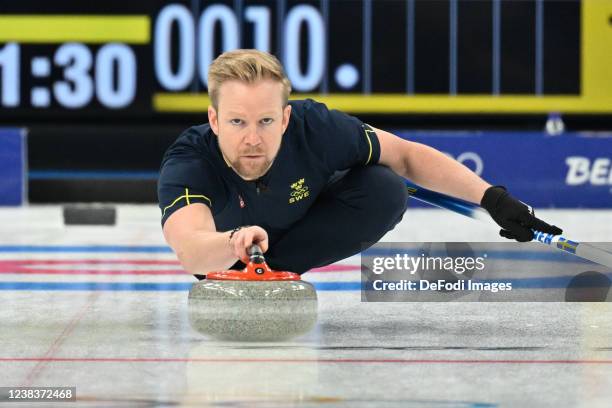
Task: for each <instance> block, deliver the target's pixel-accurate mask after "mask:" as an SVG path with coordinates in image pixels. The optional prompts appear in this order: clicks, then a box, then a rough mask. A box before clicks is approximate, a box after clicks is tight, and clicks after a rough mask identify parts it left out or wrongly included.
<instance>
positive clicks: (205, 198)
mask: <svg viewBox="0 0 612 408" xmlns="http://www.w3.org/2000/svg"><path fill="white" fill-rule="evenodd" d="M183 198H184V199H185V201H186V202H187V205H189V204H191V201H189V199H190V198H202V199H204V200H206V201H208V205H209V206H210V207H212V201H211V200H210V198H208V197H206V196H205V195H202V194H189V189H187V188H185V194H184V195H182V196H180V197H177V198H176V199H175V200H174V201H173V202H172V204H170V205H168V206H166V207H164V210H163V211H162V217H163V216H164V215H166V211H167V210H168V209H169V208H172V207H173V206H174V205H175V204H176V203H178V202H179V201H181V200H182V199H183Z"/></svg>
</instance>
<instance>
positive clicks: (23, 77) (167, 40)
mask: <svg viewBox="0 0 612 408" xmlns="http://www.w3.org/2000/svg"><path fill="white" fill-rule="evenodd" d="M611 16H612V0H583V1H579V0H559V1H556V0H547V1H544V0H526V1H513V0H434V1H428V0H376V1H372V0H306V1H298V0H278V1H271V0H230V1H222V0H219V1H216V0H215V1H201V0H187V1H158V0H149V1H146V2H127V1H118V0H106V1H104V2H82V1H67V0H54V1H53V2H48V1H38V0H21V1H19V2H2V3H0V119H2V118H27V119H28V120H36V119H37V118H58V119H62V118H64V119H67V120H70V119H71V118H101V119H105V118H136V119H138V118H143V119H144V118H148V117H152V116H162V117H163V116H170V115H173V114H185V113H194V114H198V113H202V114H204V113H205V112H206V109H207V105H208V97H207V94H206V80H207V78H206V77H207V71H208V66H209V65H210V63H211V61H212V60H213V59H214V58H215V57H216V56H217V55H219V54H220V53H221V52H223V51H226V50H231V49H235V48H257V49H260V50H264V51H269V52H272V53H274V54H275V55H276V56H278V57H279V59H280V60H281V62H282V63H283V65H284V67H285V70H286V72H287V75H288V77H289V79H290V81H291V84H292V87H293V92H294V93H293V98H301V97H313V98H316V99H318V100H320V101H322V102H326V103H327V104H328V105H330V106H331V107H335V108H339V109H343V110H346V111H349V112H353V113H424V112H427V113H468V114H473V113H480V112H487V113H544V112H550V111H560V112H566V113H604V114H610V113H612V69H611V67H612V64H611V63H612V51H611V50H612V25H611V21H612V20H611V19H612V17H611Z"/></svg>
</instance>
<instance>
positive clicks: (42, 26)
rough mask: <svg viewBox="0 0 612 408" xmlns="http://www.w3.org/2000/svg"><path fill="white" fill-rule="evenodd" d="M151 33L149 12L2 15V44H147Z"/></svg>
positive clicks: (0, 39)
mask: <svg viewBox="0 0 612 408" xmlns="http://www.w3.org/2000/svg"><path fill="white" fill-rule="evenodd" d="M150 33H151V22H150V18H149V16H146V15H129V16H128V15H122V16H111V15H51V16H49V15H0V43H3V42H13V41H14V42H20V43H30V44H32V43H37V44H56V43H62V42H67V41H71V42H83V43H90V44H100V43H106V42H122V43H128V44H148V43H149V42H150V41H151V34H150Z"/></svg>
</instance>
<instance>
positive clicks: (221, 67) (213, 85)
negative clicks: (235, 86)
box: [208, 50, 291, 110]
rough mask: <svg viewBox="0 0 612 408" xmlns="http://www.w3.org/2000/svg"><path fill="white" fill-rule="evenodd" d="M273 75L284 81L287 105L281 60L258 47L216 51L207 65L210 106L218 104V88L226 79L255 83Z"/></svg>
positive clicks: (285, 88) (286, 81)
mask: <svg viewBox="0 0 612 408" xmlns="http://www.w3.org/2000/svg"><path fill="white" fill-rule="evenodd" d="M262 79H272V80H275V81H278V82H281V83H282V85H283V106H286V105H287V102H288V100H289V94H290V93H291V83H290V82H289V79H288V78H287V75H285V71H284V70H283V66H282V65H281V63H280V61H279V60H278V59H277V58H276V57H275V56H274V55H272V54H269V53H267V52H263V51H259V50H233V51H227V52H224V53H223V54H221V55H219V56H218V57H217V58H216V59H215V60H214V61H213V62H212V64H210V67H209V68H208V96H209V98H210V102H211V104H212V106H213V107H214V108H215V110H216V109H218V107H219V88H220V87H221V85H222V84H223V83H224V82H226V81H232V80H238V81H242V82H246V83H249V84H251V83H254V82H256V81H259V80H262Z"/></svg>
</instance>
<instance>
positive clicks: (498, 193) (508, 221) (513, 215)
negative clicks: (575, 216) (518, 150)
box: [480, 186, 563, 242]
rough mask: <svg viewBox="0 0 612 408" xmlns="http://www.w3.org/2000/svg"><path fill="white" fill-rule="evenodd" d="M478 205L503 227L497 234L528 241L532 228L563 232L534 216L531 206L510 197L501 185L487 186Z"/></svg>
mask: <svg viewBox="0 0 612 408" xmlns="http://www.w3.org/2000/svg"><path fill="white" fill-rule="evenodd" d="M480 205H481V206H482V207H483V208H484V209H485V210H487V211H488V212H489V214H491V217H492V218H493V219H494V220H495V222H496V223H498V224H499V226H500V227H502V228H503V229H502V230H501V231H499V235H501V236H502V237H504V238H508V239H516V240H517V241H519V242H528V241H531V240H532V239H533V231H532V229H534V230H537V231H542V232H546V233H548V234H553V235H559V234H561V233H562V232H563V230H562V229H561V228H558V227H556V226H554V225H549V224H547V223H545V222H544V221H542V220H540V219H538V218H536V217H535V216H534V212H533V209H532V208H531V207H528V206H526V205H525V204H523V203H522V202H520V201H519V200H517V199H516V198H514V197H512V196H511V195H510V194H509V193H508V192H507V191H506V188H505V187H503V186H493V187H489V188H488V189H487V190H486V191H485V193H484V196H483V197H482V201H480Z"/></svg>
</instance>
